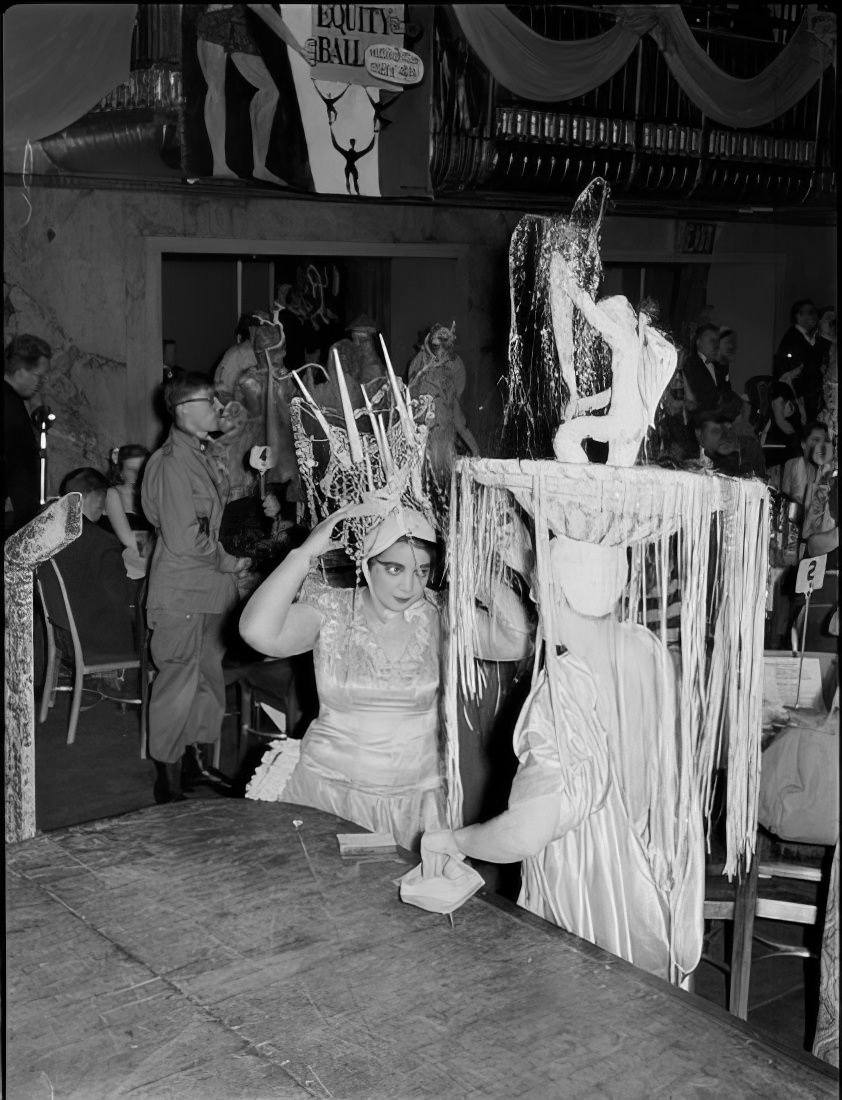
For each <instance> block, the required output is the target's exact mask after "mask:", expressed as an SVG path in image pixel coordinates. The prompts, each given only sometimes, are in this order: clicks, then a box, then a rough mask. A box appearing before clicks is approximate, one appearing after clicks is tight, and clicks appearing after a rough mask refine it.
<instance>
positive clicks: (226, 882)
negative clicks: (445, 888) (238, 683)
mask: <svg viewBox="0 0 842 1100" xmlns="http://www.w3.org/2000/svg"><path fill="white" fill-rule="evenodd" d="M296 820H298V821H300V822H302V824H301V825H300V827H299V828H296V827H295V825H294V821H296ZM353 829H354V827H353V826H347V825H345V824H344V823H340V822H339V821H338V819H336V818H334V817H331V816H329V815H325V814H322V813H319V812H318V811H315V810H310V809H306V808H303V807H291V806H287V805H284V804H265V803H257V802H245V801H242V800H234V799H231V800H215V801H204V800H202V801H192V802H187V803H183V804H180V805H173V806H165V807H155V808H152V809H148V810H142V811H140V812H138V813H134V814H130V815H127V816H124V817H120V818H114V819H111V820H110V821H105V822H99V823H95V824H91V825H83V826H76V827H73V828H71V829H67V830H63V831H61V832H56V833H51V834H48V835H42V836H38V837H36V838H35V839H33V840H30V841H26V842H24V843H22V844H19V845H16V846H14V847H12V848H10V849H9V850H8V853H7V937H8V939H7V944H8V950H7V994H8V996H7V1009H8V1012H7V1086H8V1088H7V1095H8V1097H9V1100H48V1098H54V1100H99V1098H102V1100H113V1098H116V1097H132V1098H135V1100H193V1098H194V1097H195V1098H196V1100H199V1098H202V1100H278V1098H293V1097H296V1098H297V1097H332V1098H335V1100H341V1098H342V1100H404V1098H414V1097H428V1098H433V1100H450V1098H453V1100H456V1098H465V1100H480V1098H481V1100H519V1098H527V1097H529V1098H536V1100H550V1098H555V1097H562V1098H565V1100H578V1098H581V1100H593V1098H603V1097H604V1098H608V1097H616V1098H618V1100H620V1098H622V1100H634V1098H637V1097H640V1098H641V1100H643V1098H646V1100H650V1098H656V1097H657V1098H671V1100H680V1098H687V1100H690V1098H693V1100H697V1098H702V1097H717V1098H718V1097H728V1098H729V1100H731V1098H741V1097H757V1098H758V1100H773V1098H776V1097H781V1098H784V1097H785V1098H786V1100H799V1098H802V1097H803V1098H805V1100H806V1098H815V1097H823V1096H835V1095H837V1090H838V1084H837V1082H838V1075H837V1074H835V1073H834V1071H832V1070H830V1069H829V1068H828V1067H826V1066H824V1064H823V1063H820V1062H818V1061H816V1060H814V1059H812V1058H810V1057H809V1056H807V1055H805V1056H804V1057H803V1058H801V1059H797V1058H794V1057H792V1056H791V1055H789V1054H786V1053H783V1052H782V1051H780V1050H779V1049H776V1048H774V1047H772V1046H770V1045H769V1044H767V1043H766V1042H765V1041H764V1040H763V1038H762V1036H761V1035H760V1034H759V1033H758V1032H756V1031H753V1030H752V1029H750V1028H749V1027H747V1026H746V1025H744V1024H740V1023H739V1022H738V1021H736V1020H734V1018H733V1017H730V1016H728V1015H727V1014H726V1013H724V1012H722V1011H721V1010H719V1009H717V1008H715V1007H713V1006H711V1005H709V1004H708V1003H707V1002H704V1001H702V1000H701V999H699V998H696V997H693V996H692V995H690V994H685V993H682V992H681V991H677V990H674V989H672V988H671V987H669V986H667V985H665V984H664V983H661V982H659V981H657V980H656V979H654V978H651V977H650V976H649V975H647V974H644V973H642V972H641V971H638V970H636V969H635V968H633V967H630V966H627V965H626V964H625V963H622V962H621V961H620V960H618V959H616V958H614V957H613V956H611V955H608V954H606V953H604V952H602V951H600V950H598V949H596V948H594V947H592V946H591V945H589V944H585V943H583V941H580V940H577V939H576V938H575V937H572V936H569V935H567V934H565V933H563V932H561V931H559V930H558V929H556V928H554V927H552V926H550V925H547V924H545V923H544V922H541V921H538V920H536V919H534V918H532V917H530V916H528V915H526V914H524V913H522V911H520V910H518V909H516V907H514V906H510V905H508V903H501V902H499V901H496V900H495V899H493V898H483V897H482V896H478V897H476V898H474V899H472V900H471V901H470V902H469V903H468V904H467V905H466V906H465V907H464V908H463V909H461V910H460V911H459V912H457V913H456V914H455V918H454V919H455V928H453V929H451V928H450V925H449V923H448V921H447V920H446V918H444V917H440V916H435V915H432V914H428V913H424V912H422V911H421V910H418V909H415V908H413V907H410V906H406V905H402V904H401V903H400V901H399V900H398V897H397V890H396V887H395V885H394V882H395V879H396V878H397V877H398V876H399V875H400V874H401V873H402V871H403V870H404V869H405V865H404V864H403V863H402V862H400V860H398V859H397V858H395V857H392V858H390V859H382V858H380V859H367V860H366V859H360V858H356V859H345V860H343V859H342V857H341V856H340V855H339V852H338V848H337V844H336V840H335V834H336V833H337V832H338V831H353Z"/></svg>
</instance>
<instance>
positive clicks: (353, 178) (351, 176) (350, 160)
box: [330, 127, 377, 195]
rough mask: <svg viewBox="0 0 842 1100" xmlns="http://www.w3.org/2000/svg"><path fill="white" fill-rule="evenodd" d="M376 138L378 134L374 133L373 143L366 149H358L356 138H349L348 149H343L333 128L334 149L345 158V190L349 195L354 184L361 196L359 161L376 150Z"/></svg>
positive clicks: (372, 136)
mask: <svg viewBox="0 0 842 1100" xmlns="http://www.w3.org/2000/svg"><path fill="white" fill-rule="evenodd" d="M376 136H377V135H376V133H372V135H371V141H370V142H369V143H368V145H366V147H365V149H357V148H356V145H357V140H356V138H349V139H348V148H347V149H343V147H342V146H341V145H340V144H339V142H338V141H337V140H336V134H334V132H333V127H331V130H330V140H331V141H332V142H333V147H334V149H335V150H336V151H337V152H338V153H341V154H342V156H343V157H344V158H345V190H346V191H347V192H348V194H349V195H350V194H351V184H352V183H353V184H354V190H355V191H356V192H357V194H358V195H359V193H360V175H359V172H358V171H357V161H358V160H362V158H363V157H364V156H365V155H366V153H370V152H371V150H372V149H373V148H374V142H375V139H376Z"/></svg>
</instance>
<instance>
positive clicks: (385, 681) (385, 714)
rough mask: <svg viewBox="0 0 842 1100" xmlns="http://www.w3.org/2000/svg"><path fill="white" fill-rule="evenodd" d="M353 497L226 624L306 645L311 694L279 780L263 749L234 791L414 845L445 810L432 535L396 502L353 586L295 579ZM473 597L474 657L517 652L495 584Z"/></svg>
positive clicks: (251, 639) (278, 646)
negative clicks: (477, 642) (315, 700)
mask: <svg viewBox="0 0 842 1100" xmlns="http://www.w3.org/2000/svg"><path fill="white" fill-rule="evenodd" d="M361 507H363V508H364V507H365V506H364V505H362V506H360V505H350V506H345V507H344V508H340V509H339V510H338V511H337V512H334V513H333V514H332V515H331V516H329V517H328V519H326V520H324V521H323V522H322V523H320V524H319V525H318V526H317V527H315V528H314V529H313V530H312V531H311V532H310V534H309V536H308V537H307V539H306V540H305V542H304V543H303V545H302V546H300V547H299V548H298V549H295V550H292V551H290V553H289V554H288V555H287V557H286V558H285V559H284V561H283V562H282V563H281V564H280V566H278V568H277V569H276V570H275V571H274V572H273V573H272V574H271V576H270V577H269V578H268V579H267V580H266V581H264V583H263V584H262V585H261V587H260V588H259V589H258V590H257V592H255V594H254V595H253V596H252V598H251V600H250V602H249V603H248V605H247V606H246V609H245V611H244V612H243V615H242V618H241V620H240V632H241V634H242V636H243V638H244V639H245V640H246V641H247V642H248V643H249V645H251V646H253V647H254V648H255V649H257V650H259V651H260V652H262V653H266V654H269V655H270V656H274V657H289V656H292V655H294V654H297V653H303V652H306V651H307V650H310V649H312V650H313V658H314V663H315V670H316V682H317V686H318V694H319V702H320V710H319V714H318V717H317V718H316V719H315V720H314V721H313V722H312V724H311V725H310V727H309V729H308V730H307V732H306V733H305V735H304V739H303V741H302V743H301V755H300V759H299V761H298V762H297V764H296V765H295V768H294V770H293V771H292V774H291V775H289V777H288V778H287V775H288V772H287V771H285V770H284V765H283V757H276V758H275V760H274V761H272V762H271V763H270V764H269V765H268V766H267V765H261V767H260V769H259V770H258V773H257V775H256V776H255V779H254V780H253V781H252V784H251V785H250V788H249V791H248V797H251V798H260V799H265V800H268V801H273V800H278V801H281V800H283V801H285V802H295V803H299V804H301V805H306V806H314V807H316V808H317V809H322V810H327V811H328V812H332V813H335V814H337V815H338V816H340V817H344V818H346V819H348V820H350V821H353V822H356V823H357V824H358V825H363V826H365V828H367V829H371V830H372V831H374V832H386V833H391V834H392V836H393V837H394V838H395V840H396V841H397V842H398V843H399V844H401V845H403V846H404V847H406V848H414V849H416V850H417V848H418V844H419V842H420V836H421V834H422V833H423V832H424V830H425V829H437V828H441V827H442V825H443V823H444V820H445V817H444V791H443V781H442V774H443V765H442V761H441V757H440V750H439V729H438V725H439V723H438V701H439V684H440V648H441V637H442V624H441V612H442V610H443V601H442V597H441V595H440V594H438V593H435V592H433V591H431V590H430V589H429V588H428V587H427V582H428V581H429V579H430V577H431V575H432V573H433V570H434V566H435V555H436V534H435V530H434V529H433V527H432V526H431V524H430V523H429V521H428V520H427V518H426V517H425V516H424V515H423V514H422V513H420V512H418V511H415V510H413V509H411V508H408V507H398V508H397V509H393V510H392V511H390V512H388V513H387V514H386V515H385V516H384V517H383V518H381V519H380V520H379V522H377V523H376V524H375V526H373V527H372V528H371V529H370V530H369V531H368V533H367V535H366V537H365V541H364V545H363V551H362V572H363V575H364V577H365V580H366V586H365V587H361V588H333V587H330V586H328V585H326V584H323V583H320V582H318V581H317V580H315V579H314V576H312V575H311V576H310V577H309V578H308V574H309V573H310V570H311V567H312V566H313V564H314V563H315V562H316V560H317V559H318V558H319V557H320V556H321V555H322V554H325V553H326V552H327V551H329V550H332V549H336V548H338V547H339V545H340V543H338V542H336V541H334V529H335V527H336V525H337V524H338V523H339V521H340V520H342V519H343V518H346V517H349V516H351V515H354V514H355V513H356V514H359V509H360V508H361ZM305 581H306V583H305ZM299 590H300V592H299ZM296 597H298V598H297V600H296ZM484 602H485V603H486V604H487V605H488V606H489V607H490V608H491V610H489V611H487V612H485V613H483V615H482V617H481V626H480V629H481V631H482V634H483V637H482V639H481V642H482V649H483V650H484V651H485V652H484V653H483V656H486V655H487V656H489V657H490V658H491V659H496V660H518V659H520V658H521V657H522V656H523V655H524V654H525V653H526V652H527V651H528V649H529V646H530V644H531V627H530V624H529V621H528V619H527V615H526V611H525V608H524V607H523V605H522V604H521V602H520V600H519V599H518V597H517V596H516V595H515V594H514V592H513V591H512V590H511V589H509V588H501V589H500V591H499V592H495V594H494V598H493V599H488V600H486V601H484Z"/></svg>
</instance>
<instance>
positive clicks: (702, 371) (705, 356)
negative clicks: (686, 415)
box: [681, 323, 734, 412]
mask: <svg viewBox="0 0 842 1100" xmlns="http://www.w3.org/2000/svg"><path fill="white" fill-rule="evenodd" d="M681 373H682V374H683V376H684V403H685V408H686V409H687V411H688V412H693V411H694V410H696V409H715V408H716V407H717V406H718V405H720V404H722V402H723V401H727V400H729V399H730V398H732V396H733V393H734V391H733V390H732V389H731V379H730V376H729V374H728V367H727V366H726V365H725V364H724V363H721V362H720V359H719V328H718V326H717V325H713V324H709V323H708V324H704V325H700V326H699V328H698V329H697V330H696V336H695V338H694V340H693V351H692V352H691V353H690V354H689V355H688V356H687V358H686V359H685V360H684V362H683V363H682V365H681Z"/></svg>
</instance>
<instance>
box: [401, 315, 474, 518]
mask: <svg viewBox="0 0 842 1100" xmlns="http://www.w3.org/2000/svg"><path fill="white" fill-rule="evenodd" d="M407 382H408V385H409V392H410V393H411V394H412V396H413V397H415V398H418V397H421V396H422V395H424V394H429V395H430V397H432V399H433V409H434V414H433V415H434V420H433V423H432V425H431V427H430V434H429V436H428V438H427V455H426V472H427V476H428V478H429V479H430V480H431V482H432V485H431V486H430V488H431V490H432V491H433V495H434V499H435V500H436V502H437V503H438V504H441V503H443V501H445V500H446V499H447V497H448V495H449V492H450V475H451V472H452V470H453V462H454V459H455V458H456V456H457V454H458V453H459V452H460V451H462V452H463V453H465V452H467V454H469V455H472V456H477V455H478V454H479V445H478V443H477V441H476V439H475V437H474V434H473V432H472V431H471V429H470V428H469V427H468V422H467V420H466V418H465V412H464V410H463V408H462V405H461V398H462V395H463V393H464V392H465V386H466V384H467V375H466V372H465V364H464V362H463V361H462V357H461V356H460V355H458V354H457V352H456V322H455V321H454V322H453V324H452V325H451V326H450V327H449V328H448V327H447V326H446V325H441V324H436V325H433V327H432V328H431V329H430V331H429V332H428V333H427V335H426V336H425V337H424V342H423V344H422V345H421V348H420V350H419V352H418V354H417V355H416V356H415V357H414V358H413V360H412V362H411V363H410V364H409V373H408V376H407Z"/></svg>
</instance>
